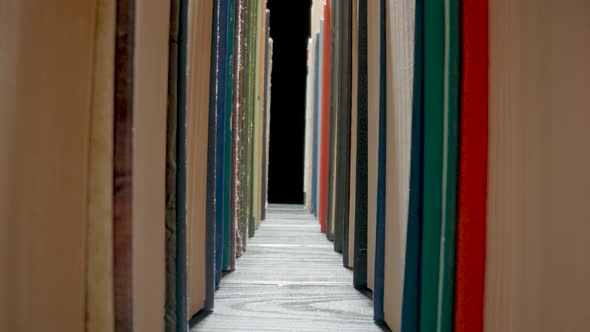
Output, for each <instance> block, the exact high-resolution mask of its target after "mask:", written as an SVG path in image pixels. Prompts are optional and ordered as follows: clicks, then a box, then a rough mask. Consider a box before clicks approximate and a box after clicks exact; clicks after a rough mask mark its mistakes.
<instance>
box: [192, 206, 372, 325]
mask: <svg viewBox="0 0 590 332" xmlns="http://www.w3.org/2000/svg"><path fill="white" fill-rule="evenodd" d="M341 259H342V258H341V256H340V255H339V254H337V253H335V252H334V251H333V245H332V243H330V242H329V241H327V240H326V238H325V236H324V235H323V234H322V233H321V232H320V225H318V223H317V221H316V220H314V219H313V217H312V216H309V215H308V214H306V213H305V212H304V208H303V207H302V206H301V207H299V206H284V205H282V206H277V205H271V206H270V208H269V209H268V214H267V219H266V220H265V221H263V222H262V225H261V227H260V229H259V231H258V232H257V233H256V236H255V237H253V238H252V239H251V240H250V242H249V243H248V250H247V251H246V252H245V254H244V256H242V257H241V258H240V259H239V260H238V261H237V269H236V271H235V272H233V273H231V274H228V275H227V276H225V277H224V278H223V280H222V282H221V288H220V289H219V290H218V291H217V293H216V294H215V311H214V312H213V313H212V314H210V315H209V316H207V317H204V318H203V319H202V320H201V321H200V322H198V323H197V324H196V325H195V326H193V327H192V328H191V331H193V332H194V331H381V328H380V327H378V326H377V325H375V324H374V323H373V319H372V303H371V300H370V299H369V298H368V297H366V296H365V295H363V294H362V293H359V292H358V291H356V290H354V288H353V287H352V272H351V271H350V270H348V269H345V268H343V267H342V263H341Z"/></svg>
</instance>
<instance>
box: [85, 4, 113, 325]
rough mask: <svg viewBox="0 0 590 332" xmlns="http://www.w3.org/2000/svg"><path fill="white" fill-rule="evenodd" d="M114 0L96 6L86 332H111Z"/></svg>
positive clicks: (89, 170)
mask: <svg viewBox="0 0 590 332" xmlns="http://www.w3.org/2000/svg"><path fill="white" fill-rule="evenodd" d="M115 8H116V4H115V1H114V0H99V1H97V4H96V31H95V42H96V45H95V49H94V71H93V91H92V112H91V114H90V131H89V136H90V141H89V146H88V228H87V230H86V232H87V233H86V234H87V235H86V238H87V245H86V255H87V261H86V327H85V329H86V331H87V332H103V331H104V332H112V331H113V330H114V328H115V326H114V322H115V320H114V307H113V304H114V299H113V222H112V219H113V110H114V92H115V79H114V73H115V20H116V12H115Z"/></svg>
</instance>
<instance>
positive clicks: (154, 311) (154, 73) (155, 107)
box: [132, 0, 170, 332]
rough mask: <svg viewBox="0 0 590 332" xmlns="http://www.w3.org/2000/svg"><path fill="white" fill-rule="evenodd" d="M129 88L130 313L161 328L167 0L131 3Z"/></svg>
mask: <svg viewBox="0 0 590 332" xmlns="http://www.w3.org/2000/svg"><path fill="white" fill-rule="evenodd" d="M136 10H137V12H136V18H135V57H134V60H133V62H134V68H133V70H134V72H133V75H134V80H135V84H134V90H133V120H134V125H133V171H132V174H133V175H132V187H133V189H132V190H133V193H134V194H133V203H132V204H133V206H132V209H133V217H132V218H133V222H132V223H133V225H134V227H133V260H132V264H133V285H134V293H133V312H134V314H133V316H134V328H135V329H136V330H138V331H146V332H148V331H154V332H155V331H162V330H163V328H164V324H163V317H164V311H163V309H164V304H165V298H164V294H165V283H166V282H165V259H166V258H165V239H166V230H165V213H166V212H165V200H166V193H165V192H166V179H165V174H166V159H165V157H166V117H167V114H166V104H167V87H168V37H169V28H170V26H169V24H170V5H169V4H168V3H167V2H161V1H158V0H146V1H141V2H138V3H137V5H136Z"/></svg>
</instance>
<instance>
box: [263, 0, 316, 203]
mask: <svg viewBox="0 0 590 332" xmlns="http://www.w3.org/2000/svg"><path fill="white" fill-rule="evenodd" d="M310 6H311V1H310V0H295V1H288V0H269V1H268V8H269V9H270V36H271V37H272V39H273V60H272V61H273V67H272V86H271V96H272V97H271V105H270V108H271V110H270V114H271V116H270V148H269V159H270V160H269V175H268V201H269V202H270V203H292V204H302V203H303V155H304V142H305V140H304V133H305V90H306V89H305V85H306V74H307V73H306V71H307V38H308V36H309V28H310V27H309V22H310V18H309V14H310V13H309V11H310Z"/></svg>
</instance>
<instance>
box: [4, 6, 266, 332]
mask: <svg viewBox="0 0 590 332" xmlns="http://www.w3.org/2000/svg"><path fill="white" fill-rule="evenodd" d="M0 7H1V8H2V9H1V10H0V39H1V40H2V43H1V46H0V49H1V50H0V54H1V55H0V77H1V80H0V188H1V189H0V330H1V331H35V330H39V329H43V330H47V331H64V332H67V331H76V332H78V331H88V332H109V331H163V330H165V331H186V330H187V329H188V323H189V320H190V318H191V317H193V315H195V314H196V313H198V312H199V311H201V310H211V309H212V308H213V305H214V292H215V289H216V287H218V286H219V283H220V279H221V276H222V271H230V270H233V269H234V268H235V266H236V264H235V262H236V257H238V256H240V255H241V254H242V253H243V251H244V250H245V248H246V247H247V242H248V238H249V237H251V236H253V235H254V233H255V231H256V229H257V228H258V225H259V223H260V220H261V218H262V217H263V215H264V211H265V207H266V194H265V193H266V189H265V186H266V174H267V164H268V162H267V160H268V158H267V154H268V137H269V135H268V128H269V121H270V115H269V105H270V100H269V99H270V94H269V92H270V72H271V66H272V60H271V59H272V40H271V39H270V35H269V24H268V23H269V15H270V14H269V11H268V10H267V8H266V1H265V0H173V1H159V0H142V1H137V0H117V1H115V0H85V1H69V0H56V1H41V0H24V1H8V2H3V3H2V5H0Z"/></svg>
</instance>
